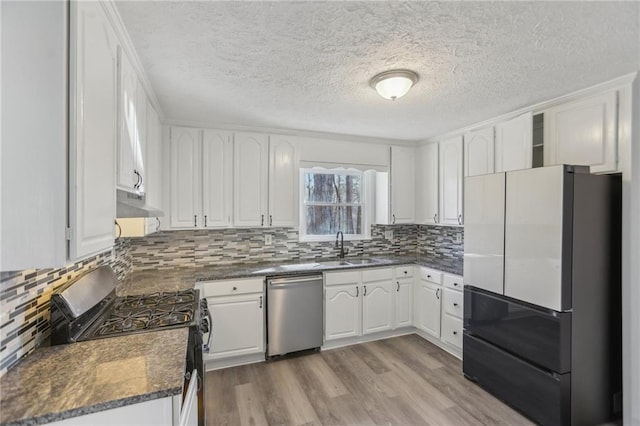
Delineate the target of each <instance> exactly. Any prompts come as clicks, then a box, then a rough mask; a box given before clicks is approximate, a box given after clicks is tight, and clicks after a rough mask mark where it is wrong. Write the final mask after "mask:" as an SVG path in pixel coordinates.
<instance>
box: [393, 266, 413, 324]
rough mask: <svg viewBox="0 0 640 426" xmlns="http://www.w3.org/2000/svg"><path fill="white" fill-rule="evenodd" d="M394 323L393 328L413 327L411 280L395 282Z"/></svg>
mask: <svg viewBox="0 0 640 426" xmlns="http://www.w3.org/2000/svg"><path fill="white" fill-rule="evenodd" d="M394 291H395V302H396V303H395V322H394V324H393V328H400V327H409V326H411V325H413V312H412V311H413V309H412V308H413V297H412V295H413V279H411V278H400V279H396V280H395V289H394Z"/></svg>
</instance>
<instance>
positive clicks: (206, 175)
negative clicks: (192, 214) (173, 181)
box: [202, 130, 233, 228]
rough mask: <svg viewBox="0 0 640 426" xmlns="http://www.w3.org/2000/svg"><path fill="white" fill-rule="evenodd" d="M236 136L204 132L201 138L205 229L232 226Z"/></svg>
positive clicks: (226, 133) (203, 220)
mask: <svg viewBox="0 0 640 426" xmlns="http://www.w3.org/2000/svg"><path fill="white" fill-rule="evenodd" d="M232 157H233V134H232V133H231V132H223V131H219V130H204V133H203V136H202V214H203V218H202V226H204V227H205V228H214V227H224V226H229V225H231V203H232V201H231V200H232V194H231V191H232V188H233V171H232V167H233V161H232Z"/></svg>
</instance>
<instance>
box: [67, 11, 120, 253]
mask: <svg viewBox="0 0 640 426" xmlns="http://www.w3.org/2000/svg"><path fill="white" fill-rule="evenodd" d="M70 27H71V40H70V46H71V47H70V52H71V62H70V63H71V65H70V73H71V75H70V82H71V83H70V90H71V94H70V111H71V114H70V129H69V130H70V143H69V204H70V206H69V222H70V225H71V239H70V243H69V257H70V258H71V259H72V260H75V259H79V258H82V257H85V256H87V255H90V254H95V253H99V252H101V251H104V250H106V249H108V248H110V247H112V246H113V242H114V226H113V224H114V219H115V216H116V193H115V188H116V179H115V176H116V172H115V168H116V158H115V155H116V146H115V144H116V138H117V129H116V111H117V64H118V58H117V54H118V43H117V39H116V36H115V33H114V31H113V29H112V28H111V25H110V22H109V20H108V18H107V15H106V13H105V10H104V9H103V5H102V4H101V3H98V2H72V3H71V25H70Z"/></svg>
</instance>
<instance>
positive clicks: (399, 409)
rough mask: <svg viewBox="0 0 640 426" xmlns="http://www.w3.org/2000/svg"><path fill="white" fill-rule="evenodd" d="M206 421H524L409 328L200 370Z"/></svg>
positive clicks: (447, 356)
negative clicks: (330, 347)
mask: <svg viewBox="0 0 640 426" xmlns="http://www.w3.org/2000/svg"><path fill="white" fill-rule="evenodd" d="M206 417H207V425H208V426H213V425H312V424H313V425H374V424H376V425H390V424H391V425H455V426H459V425H530V424H532V423H531V422H530V421H528V420H527V419H526V418H524V417H522V416H521V415H520V414H518V413H517V412H516V411H514V410H512V409H511V408H509V407H508V406H506V405H504V404H503V403H502V402H500V401H499V400H497V399H496V398H494V397H493V396H491V395H489V394H488V393H487V392H485V391H483V390H482V389H481V388H480V387H478V386H476V385H475V384H473V383H471V382H469V381H468V380H466V379H465V378H464V377H463V375H462V363H461V362H460V360H458V359H456V358H455V357H453V356H451V355H450V354H448V353H446V352H444V351H443V350H441V349H440V348H438V347H437V346H435V345H433V344H431V343H429V342H427V341H426V340H424V339H422V338H421V337H419V336H417V335H415V334H411V335H407V336H400V337H394V338H391V339H386V340H379V341H375V342H369V343H363V344H360V345H354V346H349V347H346V348H339V349H333V350H329V351H324V352H319V353H312V354H308V355H304V356H299V357H295V358H286V359H280V360H276V361H270V362H265V363H259V364H251V365H245V366H240V367H233V368H227V369H224V370H217V371H211V372H208V373H207V376H206Z"/></svg>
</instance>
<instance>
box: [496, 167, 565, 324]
mask: <svg viewBox="0 0 640 426" xmlns="http://www.w3.org/2000/svg"><path fill="white" fill-rule="evenodd" d="M563 175H564V168H563V166H552V167H543V168H535V169H527V170H519V171H514V172H509V173H507V179H506V185H507V191H506V194H507V196H506V213H505V222H506V223H505V269H504V274H505V277H504V294H505V295H506V296H509V297H513V298H514V299H518V300H522V301H524V302H528V303H532V304H534V305H538V306H543V307H545V308H549V309H553V310H555V311H561V310H562V280H561V278H562V275H561V273H562V215H563V196H564V194H563Z"/></svg>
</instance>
